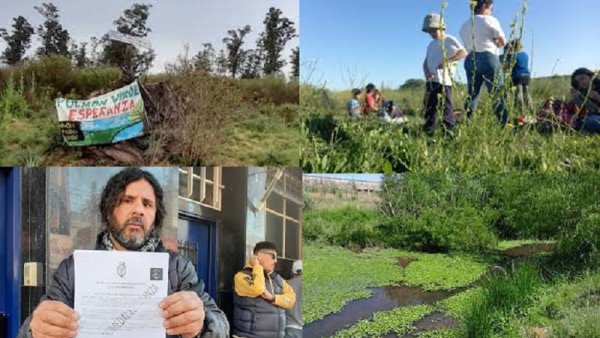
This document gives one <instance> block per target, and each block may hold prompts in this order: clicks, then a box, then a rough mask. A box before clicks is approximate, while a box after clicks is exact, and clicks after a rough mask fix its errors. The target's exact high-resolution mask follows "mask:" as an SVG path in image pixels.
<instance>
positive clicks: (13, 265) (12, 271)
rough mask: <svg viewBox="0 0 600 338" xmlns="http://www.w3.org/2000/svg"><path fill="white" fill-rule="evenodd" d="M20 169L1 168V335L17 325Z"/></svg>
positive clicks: (12, 333)
mask: <svg viewBox="0 0 600 338" xmlns="http://www.w3.org/2000/svg"><path fill="white" fill-rule="evenodd" d="M20 182H21V169H20V168H0V337H16V336H17V332H18V331H19V326H20V324H21V323H20V318H19V317H20V306H19V302H20V282H19V281H20V280H21V278H20V275H19V274H20V271H21V269H20V267H21V253H20V250H21V245H20V244H21V222H20V219H21V217H20V216H21V212H20V210H21V194H20V188H21V184H20Z"/></svg>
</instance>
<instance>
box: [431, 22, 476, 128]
mask: <svg viewBox="0 0 600 338" xmlns="http://www.w3.org/2000/svg"><path fill="white" fill-rule="evenodd" d="M423 32H425V33H428V34H429V35H430V36H431V38H432V39H433V41H431V43H430V44H429V46H428V47H427V55H426V57H425V61H424V62H423V71H424V72H425V79H426V81H427V84H426V87H425V126H424V129H425V132H427V133H433V132H434V131H435V129H436V128H437V125H438V123H437V117H436V115H437V109H438V106H441V105H440V100H443V106H444V114H443V123H444V126H445V127H446V130H447V131H452V130H453V129H454V127H455V126H456V119H455V118H454V108H453V105H452V78H453V75H454V72H455V70H456V63H457V62H458V61H460V60H462V59H464V58H465V57H466V56H467V51H466V50H465V48H464V47H463V46H462V45H461V44H460V42H458V39H456V38H455V37H453V36H451V35H448V34H446V32H445V27H444V23H443V22H442V18H441V17H440V16H439V15H438V14H435V13H433V14H428V15H427V16H426V17H425V20H424V21H423Z"/></svg>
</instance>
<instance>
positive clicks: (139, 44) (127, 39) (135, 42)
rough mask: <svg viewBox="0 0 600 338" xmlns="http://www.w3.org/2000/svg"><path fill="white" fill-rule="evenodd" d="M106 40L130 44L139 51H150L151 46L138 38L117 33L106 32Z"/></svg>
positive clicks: (146, 41)
mask: <svg viewBox="0 0 600 338" xmlns="http://www.w3.org/2000/svg"><path fill="white" fill-rule="evenodd" d="M108 38H109V39H111V40H115V41H121V42H123V43H127V44H130V45H132V46H135V47H136V48H139V49H143V48H145V49H150V48H152V46H151V45H150V41H148V40H146V39H144V38H140V37H138V36H133V35H127V34H124V33H121V32H118V31H110V32H108Z"/></svg>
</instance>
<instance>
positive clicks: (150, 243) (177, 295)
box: [18, 168, 229, 338]
mask: <svg viewBox="0 0 600 338" xmlns="http://www.w3.org/2000/svg"><path fill="white" fill-rule="evenodd" d="M100 213H101V218H102V222H103V224H104V226H105V229H104V230H103V231H102V232H101V233H100V234H98V237H97V241H96V250H120V251H125V250H129V251H145V252H168V253H169V273H168V278H169V280H168V296H167V297H166V298H164V299H163V300H162V302H161V305H160V306H161V308H162V310H163V313H164V314H163V317H164V325H165V328H166V332H167V335H166V337H167V338H175V337H178V338H179V337H181V338H195V337H206V338H209V337H210V338H213V337H214V338H225V337H229V322H228V321H227V317H226V316H225V314H224V313H223V311H221V310H220V309H219V308H218V307H217V305H216V303H215V301H214V300H213V299H212V298H211V296H210V295H209V294H208V293H206V292H205V291H204V283H203V281H202V280H199V279H198V277H197V274H196V270H195V269H194V266H193V264H192V263H191V262H190V261H189V260H188V259H187V258H184V257H183V256H181V255H179V254H177V253H175V252H172V251H169V250H167V249H166V248H165V247H164V246H163V244H162V241H161V240H160V238H159V234H160V230H161V228H162V221H163V219H164V217H165V214H166V211H165V203H164V201H163V190H162V187H161V186H160V184H159V183H158V181H157V180H156V178H155V177H154V176H153V175H152V174H151V173H149V172H147V171H144V170H141V169H139V168H127V169H124V170H122V171H120V172H119V173H117V174H116V175H114V176H113V177H111V178H110V179H109V181H108V183H107V184H106V187H105V188H104V190H103V192H102V198H101V201H100ZM74 279H75V269H74V260H73V256H72V255H71V256H70V257H68V258H66V259H65V260H63V261H62V262H61V263H60V265H59V267H58V269H57V270H56V272H55V273H54V276H53V279H52V282H51V284H50V287H49V289H48V292H47V294H46V295H45V296H43V297H42V299H41V301H40V304H39V305H38V306H37V308H36V309H35V311H33V313H32V315H31V316H29V317H28V318H27V319H26V320H25V322H24V323H23V325H22V327H21V330H20V331H19V335H18V337H20V338H31V337H32V338H39V337H42V338H44V337H75V336H76V335H77V323H78V318H79V315H78V314H77V313H76V312H75V310H74V309H73V308H74V292H75V280H74Z"/></svg>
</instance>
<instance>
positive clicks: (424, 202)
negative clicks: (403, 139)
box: [304, 173, 600, 338]
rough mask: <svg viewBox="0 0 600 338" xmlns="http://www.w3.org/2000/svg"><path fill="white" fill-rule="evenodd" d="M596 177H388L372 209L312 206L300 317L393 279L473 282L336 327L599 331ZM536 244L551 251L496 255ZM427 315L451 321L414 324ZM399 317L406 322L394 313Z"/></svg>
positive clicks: (463, 332) (425, 285)
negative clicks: (428, 303) (427, 302)
mask: <svg viewBox="0 0 600 338" xmlns="http://www.w3.org/2000/svg"><path fill="white" fill-rule="evenodd" d="M595 176H596V175H595V174H591V173H590V174H578V175H575V174H553V175H547V174H533V173H529V174H516V173H515V174H504V175H495V174H480V175H468V174H464V175H456V174H437V175H415V174H403V175H396V174H389V175H385V176H384V179H383V183H382V186H381V192H380V200H379V203H378V206H377V208H376V209H375V208H372V209H366V210H365V209H364V208H353V207H352V206H348V201H340V204H342V205H344V206H343V207H340V208H336V207H330V208H329V209H319V208H314V207H311V208H309V209H308V210H306V211H305V213H304V215H305V220H304V227H305V229H307V230H308V231H306V232H305V234H304V239H305V243H307V244H305V254H304V260H305V263H306V265H307V268H306V275H305V283H304V285H305V290H310V292H309V291H305V294H307V295H311V294H313V292H315V293H314V295H313V296H308V297H307V299H306V300H305V311H306V312H305V317H306V318H305V320H306V322H307V323H310V322H312V321H315V320H319V319H320V318H323V317H324V315H326V314H327V313H331V312H337V311H340V310H341V309H342V307H343V305H344V304H345V303H347V302H350V301H352V300H355V299H358V298H364V297H369V295H370V294H371V292H370V291H369V290H368V287H380V286H383V285H393V284H395V283H401V284H404V285H408V286H418V287H420V288H421V289H423V290H455V289H457V288H461V287H472V288H471V289H467V290H466V291H463V292H461V293H459V294H457V295H455V296H452V297H449V298H445V299H443V300H441V301H439V302H437V303H435V304H433V306H432V307H428V310H427V311H424V312H420V311H418V310H419V309H418V308H416V307H411V306H407V307H400V308H397V309H394V310H391V311H387V310H386V311H381V312H376V313H375V314H374V315H373V316H372V317H370V318H368V319H365V320H361V321H360V322H358V323H356V324H355V325H353V326H351V327H348V328H345V329H344V330H342V331H339V335H341V336H343V335H346V334H350V335H354V336H381V335H383V334H386V333H389V332H391V331H395V332H396V333H397V334H408V333H412V334H415V335H417V336H419V337H515V338H516V337H596V336H598V332H599V331H598V329H597V327H598V325H597V323H598V319H600V318H599V317H598V315H597V313H598V309H599V308H598V306H599V303H598V299H597V298H598V297H597V294H598V285H600V284H598V273H599V272H598V270H597V268H598V266H599V263H600V251H599V250H598V248H600V232H599V231H600V227H599V226H598V225H599V224H600V213H599V212H598V211H599V210H598V207H597V201H598V200H599V198H600V181H598V180H597V179H596V177H595ZM364 215H370V216H369V217H367V218H365V216H364ZM352 219H356V220H357V221H356V222H354V223H352ZM345 229H346V231H347V229H353V230H355V231H354V232H353V234H355V235H356V237H354V238H352V240H350V241H348V240H347V238H348V236H347V233H345V232H344V230H345ZM361 236H364V238H361ZM361 243H364V244H365V245H364V246H363V245H362V244H361ZM538 244H540V245H541V244H543V245H544V246H546V247H548V248H550V249H548V250H552V252H549V253H544V254H543V255H539V254H536V252H535V249H533V250H532V251H531V253H523V254H520V255H525V256H519V257H516V258H515V257H513V258H509V257H511V256H508V253H504V252H503V251H504V250H509V249H514V248H516V247H519V246H527V245H532V247H534V246H535V245H538ZM330 245H335V246H345V247H346V248H349V249H352V251H351V250H348V249H343V248H339V247H332V246H330ZM360 247H366V248H365V249H362V250H361V249H360ZM382 247H384V248H386V249H383V248H382ZM389 247H393V248H389ZM552 248H553V249H552ZM406 250H411V251H406ZM415 250H416V251H428V252H438V253H417V252H415ZM353 251H354V253H353ZM465 252H470V253H468V254H467V253H465ZM505 255H506V256H505ZM529 255H531V256H529ZM399 259H400V261H401V262H400V261H398V260H399ZM365 260H368V261H369V263H368V264H367V263H365V262H364V261H365ZM394 260H396V262H395V264H394ZM402 262H403V263H402ZM349 267H351V268H349ZM350 271H351V272H350ZM388 277H389V278H388ZM373 278H376V280H373ZM313 290H314V291H313ZM312 297H314V298H312ZM317 304H319V305H317ZM413 311H416V312H413ZM433 311H442V312H443V313H445V314H446V315H449V316H451V317H452V318H454V319H455V320H456V321H457V324H455V326H453V327H450V328H447V329H441V330H431V331H427V330H424V331H415V329H414V328H413V325H415V322H416V321H417V320H418V319H420V318H423V317H424V316H426V315H427V314H430V313H432V312H433ZM417 312H418V316H416V317H415V318H413V317H410V314H414V313H417ZM398 313H402V314H403V315H406V316H409V317H410V318H413V320H412V322H409V323H405V322H403V321H401V320H400V319H398V317H397V314H398ZM396 324H397V326H396ZM315 325H317V324H315Z"/></svg>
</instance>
